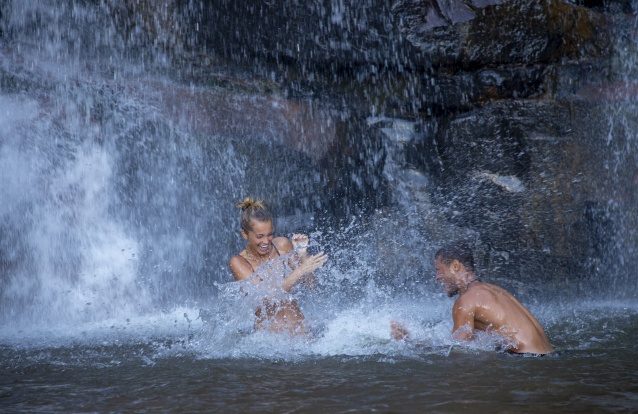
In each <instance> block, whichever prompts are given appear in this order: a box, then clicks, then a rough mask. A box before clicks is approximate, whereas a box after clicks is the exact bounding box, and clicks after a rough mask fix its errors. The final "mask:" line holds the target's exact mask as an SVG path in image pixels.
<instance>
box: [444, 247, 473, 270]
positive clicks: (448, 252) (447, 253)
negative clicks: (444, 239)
mask: <svg viewBox="0 0 638 414" xmlns="http://www.w3.org/2000/svg"><path fill="white" fill-rule="evenodd" d="M434 259H439V260H441V262H443V263H444V264H445V265H446V266H447V265H449V264H450V263H452V262H453V261H454V260H458V261H459V262H460V263H461V264H462V265H463V266H465V268H466V269H467V270H469V271H471V272H473V271H474V255H473V254H472V248H471V247H470V245H469V244H468V243H467V242H466V241H465V240H457V241H455V242H452V243H449V244H446V245H445V246H443V247H441V248H440V249H439V250H438V251H437V252H436V254H435V255H434Z"/></svg>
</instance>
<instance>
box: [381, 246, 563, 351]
mask: <svg viewBox="0 0 638 414" xmlns="http://www.w3.org/2000/svg"><path fill="white" fill-rule="evenodd" d="M434 258H435V262H434V263H435V267H436V277H435V278H436V281H437V282H439V283H441V284H442V285H443V287H444V289H445V291H446V292H447V294H448V296H450V297H452V296H455V295H456V294H459V297H458V299H457V300H456V302H454V307H453V309H452V318H453V320H454V327H453V328H452V336H453V338H454V339H459V340H471V339H473V337H474V330H475V329H478V330H480V331H486V332H495V333H498V334H500V335H502V336H503V337H505V338H506V340H507V342H508V345H509V346H508V348H507V351H508V352H510V353H515V354H537V355H544V354H549V353H552V352H554V348H552V346H551V345H550V343H549V340H548V339H547V335H545V331H543V328H542V327H541V325H540V324H539V323H538V321H537V320H536V318H534V316H533V315H532V314H531V313H530V312H529V311H528V310H527V309H526V308H525V307H524V306H523V305H522V304H521V303H520V302H519V301H518V300H516V298H514V296H512V294H510V293H509V292H507V291H506V290H505V289H503V288H501V287H498V286H495V285H492V284H490V283H486V282H483V281H482V280H481V279H479V278H478V277H477V275H476V274H475V273H474V256H473V255H472V250H471V249H470V248H469V246H468V245H467V244H466V243H463V242H456V243H453V244H449V245H447V246H445V247H443V248H441V249H440V250H439V251H438V252H436V254H435V256H434ZM392 328H393V329H392V333H393V336H394V338H395V339H403V338H405V337H407V335H408V332H407V330H405V328H404V327H403V326H401V325H400V324H398V323H394V324H393V326H392Z"/></svg>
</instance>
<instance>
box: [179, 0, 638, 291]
mask: <svg viewBox="0 0 638 414" xmlns="http://www.w3.org/2000/svg"><path fill="white" fill-rule="evenodd" d="M174 4H175V6H176V7H178V8H179V9H180V10H181V13H180V16H181V19H182V23H181V25H180V27H191V28H193V27H195V28H196V30H194V31H193V30H191V31H190V32H184V34H183V40H184V41H185V42H186V43H187V45H188V46H187V47H186V49H187V50H188V51H190V56H191V57H190V58H188V53H184V52H183V51H182V49H180V53H181V55H180V59H179V61H180V62H182V64H184V65H188V68H189V73H191V75H192V77H193V78H194V79H197V80H202V79H204V80H207V81H210V79H219V73H221V72H224V71H230V72H232V73H235V74H237V73H243V76H244V77H249V78H250V77H257V78H262V79H264V80H265V81H267V82H271V83H272V84H273V85H276V86H275V88H276V90H277V91H279V93H282V94H283V95H284V96H285V97H286V99H292V100H294V101H297V102H312V105H313V106H314V107H315V108H323V109H322V110H323V111H324V112H323V113H330V114H333V115H334V117H333V118H331V125H330V131H332V132H331V134H330V139H329V140H328V141H324V140H323V139H322V137H321V136H320V135H317V134H315V135H314V136H313V137H311V141H312V142H314V144H313V145H317V146H319V147H322V148H323V152H321V153H315V155H314V158H315V159H316V160H317V164H316V166H318V167H317V168H318V173H319V175H321V176H322V177H323V179H324V180H325V183H326V187H325V188H326V190H327V191H326V192H325V194H324V195H323V197H321V200H320V201H319V202H316V203H313V206H312V207H310V208H309V209H310V210H312V209H315V210H317V209H319V210H323V211H324V216H325V217H327V219H328V222H333V223H337V222H339V220H340V219H343V218H344V217H348V216H349V215H351V214H354V213H356V212H357V211H363V212H366V211H368V212H371V211H372V210H373V209H377V213H376V214H373V215H370V217H372V218H373V219H377V220H376V221H378V222H383V223H392V224H388V225H390V226H396V225H397V224H400V225H404V226H406V227H409V228H411V229H412V231H413V232H414V235H413V236H410V237H411V239H412V240H413V242H408V244H410V243H414V244H415V245H414V246H410V248H409V249H408V250H410V251H415V250H416V251H418V253H415V255H416V256H418V257H428V255H429V254H431V253H432V250H433V249H434V248H435V247H436V246H438V245H440V244H441V243H443V242H445V241H448V240H450V239H451V238H455V237H465V238H470V239H472V240H473V241H474V242H475V246H476V250H477V253H478V259H479V264H480V267H481V269H482V270H483V271H485V272H486V273H489V274H491V275H493V276H494V277H496V278H501V279H502V280H503V281H507V280H508V279H511V280H519V281H520V280H522V281H525V282H526V283H527V284H528V285H531V284H532V282H535V281H537V282H549V281H553V282H557V283H559V284H560V283H569V282H570V281H574V280H579V281H581V282H582V281H585V280H589V279H595V277H596V275H597V274H598V272H599V271H603V269H607V270H608V268H609V267H610V266H611V267H615V266H616V268H614V271H616V272H621V271H622V266H617V265H616V264H617V263H619V262H624V263H634V264H635V263H636V259H637V257H636V253H635V252H636V243H635V242H634V241H631V240H633V239H634V238H635V237H632V234H633V233H631V232H627V231H626V230H624V231H622V230H620V229H623V228H626V225H627V223H635V222H636V215H637V211H636V207H635V205H636V204H637V203H635V201H636V200H635V197H636V196H635V194H636V192H637V191H636V190H637V188H636V179H635V177H636V174H637V168H636V162H635V156H634V155H632V154H633V153H635V152H636V148H637V144H636V139H635V137H634V135H635V134H634V131H636V130H637V129H636V126H637V125H636V119H635V117H633V116H631V115H630V114H631V113H632V110H633V109H634V106H635V96H636V93H635V91H636V88H635V87H634V86H632V85H633V81H632V76H634V75H635V69H633V66H632V64H631V63H627V62H625V60H626V59H627V57H626V55H623V54H622V50H624V49H626V48H629V49H630V50H633V49H634V48H635V44H633V43H632V41H631V40H627V39H632V33H635V31H636V27H635V24H633V23H631V15H632V13H634V12H635V11H634V10H633V8H632V5H631V3H630V2H622V1H618V2H613V1H612V2H595V1H594V2H564V1H560V0H542V1H518V0H511V1H503V0H474V1H472V0H465V1H463V0H447V1H441V0H395V1H392V2H387V1H377V0H367V1H365V2H363V3H362V2H360V1H356V2H355V1H352V0H351V1H348V0H345V1H339V2H336V1H328V0H314V1H307V2H298V1H292V0H290V1H280V2H268V1H248V2H234V1H229V0H207V1H202V2H192V1H187V0H175V1H174ZM184 21H186V22H187V23H183V22H184ZM619 28H620V29H619ZM229 68H231V69H229ZM634 77H635V76H634ZM233 82H235V84H236V82H237V79H235V80H234V81H231V84H233ZM321 122H322V121H321V120H314V126H313V128H321V126H320V124H321ZM332 122H334V123H332ZM293 135H294V134H293ZM293 141H294V140H293ZM293 141H290V140H288V145H289V146H290V147H291V148H293V149H294V148H296V150H297V151H299V150H301V151H302V149H301V148H303V145H302V146H301V148H300V147H299V145H296V144H295V143H294V142H293ZM409 211H412V213H410V214H407V215H406V212H409ZM424 218H425V219H424ZM373 221H375V220H373ZM377 225H378V226H380V228H381V229H383V228H384V227H383V226H384V225H383V224H378V223H377ZM373 227H374V225H373ZM386 233H387V234H391V232H386ZM404 236H405V234H402V235H401V236H397V237H404ZM410 237H408V238H410ZM421 237H424V238H425V239H426V240H427V241H428V245H429V246H431V247H430V248H427V247H423V245H421V247H416V245H417V244H418V243H419V242H420V241H422V240H419V239H420V238H421ZM417 240H418V241H417ZM378 244H379V246H380V247H379V249H378V252H379V253H383V254H382V256H385V257H386V259H388V258H389V257H392V256H396V255H403V256H401V257H403V259H401V260H394V261H393V260H389V259H388V260H382V262H383V263H384V264H380V266H379V269H380V271H379V273H380V275H382V276H387V277H395V278H396V277H398V276H397V272H398V271H397V269H400V270H399V272H400V273H402V276H401V277H403V278H408V279H409V278H415V279H418V278H420V277H422V275H423V274H424V273H427V272H429V271H431V267H430V265H429V264H428V261H427V260H416V259H415V260H410V259H409V258H407V259H405V257H407V256H409V255H410V253H402V252H401V249H402V248H404V247H405V245H406V244H405V243H404V242H402V243H398V242H397V240H393V239H392V237H391V236H388V237H387V238H385V239H384V240H381V241H378ZM393 245H396V246H403V247H397V248H396V249H393V248H391V247H388V246H393ZM406 255H407V256H406ZM620 257H621V258H622V260H620V261H619V260H618V259H619V258H620ZM404 262H410V263H411V264H410V265H409V266H405V265H402V263H404ZM607 270H605V271H607Z"/></svg>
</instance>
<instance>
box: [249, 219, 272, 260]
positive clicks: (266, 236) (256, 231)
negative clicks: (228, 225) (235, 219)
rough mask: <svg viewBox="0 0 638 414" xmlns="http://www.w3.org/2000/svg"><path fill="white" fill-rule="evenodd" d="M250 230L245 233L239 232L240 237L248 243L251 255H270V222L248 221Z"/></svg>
mask: <svg viewBox="0 0 638 414" xmlns="http://www.w3.org/2000/svg"><path fill="white" fill-rule="evenodd" d="M250 224H251V226H250V227H251V230H250V231H249V232H248V233H246V232H245V231H244V230H242V231H241V235H242V236H243V237H244V239H246V241H247V242H248V246H247V247H249V248H250V250H251V251H252V252H253V253H257V254H259V255H261V256H265V255H267V254H270V249H271V248H272V239H273V228H272V221H257V220H255V219H252V220H250Z"/></svg>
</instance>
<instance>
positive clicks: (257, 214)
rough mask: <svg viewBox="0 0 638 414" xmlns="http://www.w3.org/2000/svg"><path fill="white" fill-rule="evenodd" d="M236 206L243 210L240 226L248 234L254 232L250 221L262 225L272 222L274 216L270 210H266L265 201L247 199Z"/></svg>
mask: <svg viewBox="0 0 638 414" xmlns="http://www.w3.org/2000/svg"><path fill="white" fill-rule="evenodd" d="M236 206H237V208H241V219H240V221H239V225H240V226H241V229H242V230H243V231H245V232H246V233H248V232H249V231H251V230H252V226H251V223H250V221H251V220H253V219H255V220H257V221H260V222H262V223H266V222H269V221H272V214H271V213H270V211H269V210H268V208H266V205H265V204H264V200H255V199H254V198H252V197H246V198H244V200H243V201H241V202H239V203H237V205H236Z"/></svg>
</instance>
